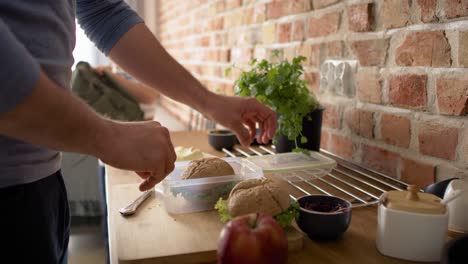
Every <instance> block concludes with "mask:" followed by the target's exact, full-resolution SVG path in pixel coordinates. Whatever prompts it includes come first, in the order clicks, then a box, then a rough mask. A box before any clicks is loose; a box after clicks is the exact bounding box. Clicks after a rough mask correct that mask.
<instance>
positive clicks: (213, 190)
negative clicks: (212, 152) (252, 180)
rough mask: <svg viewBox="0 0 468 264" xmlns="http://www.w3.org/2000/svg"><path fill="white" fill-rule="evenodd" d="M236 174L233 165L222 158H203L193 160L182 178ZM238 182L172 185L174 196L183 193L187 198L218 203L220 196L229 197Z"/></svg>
mask: <svg viewBox="0 0 468 264" xmlns="http://www.w3.org/2000/svg"><path fill="white" fill-rule="evenodd" d="M228 175H235V172H234V169H233V168H232V167H231V165H230V164H229V163H228V162H226V161H225V160H223V159H220V158H202V159H198V160H192V161H191V162H190V163H189V165H188V166H187V167H186V169H185V170H184V171H183V173H182V176H181V177H182V180H197V179H202V178H208V177H218V176H228ZM235 184H236V182H228V183H223V182H221V183H200V182H198V183H194V184H190V185H183V186H180V187H172V188H171V192H172V194H173V195H174V196H177V195H179V194H180V195H182V197H183V198H185V199H186V200H191V201H198V202H205V203H211V206H212V205H213V204H214V203H216V201H217V200H218V198H219V197H227V196H228V195H229V192H230V191H231V189H232V188H233V187H234V185H235Z"/></svg>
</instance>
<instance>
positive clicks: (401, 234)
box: [376, 186, 448, 262]
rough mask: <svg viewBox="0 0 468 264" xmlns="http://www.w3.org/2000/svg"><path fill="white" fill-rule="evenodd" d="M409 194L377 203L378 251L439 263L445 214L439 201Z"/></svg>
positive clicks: (394, 195)
mask: <svg viewBox="0 0 468 264" xmlns="http://www.w3.org/2000/svg"><path fill="white" fill-rule="evenodd" d="M417 192H418V189H417V188H415V186H412V187H411V192H408V191H390V192H387V193H384V194H383V195H382V197H381V199H380V203H379V207H378V213H377V214H378V216H377V222H378V226H377V236H376V243H377V249H378V250H379V251H380V253H382V254H383V255H386V256H390V257H395V258H400V259H405V260H411V261H423V262H435V261H439V260H440V254H441V252H442V249H443V246H444V244H445V242H446V239H447V228H448V211H447V210H446V208H445V205H443V204H441V203H440V201H441V200H440V198H438V197H437V196H435V195H432V194H425V193H417Z"/></svg>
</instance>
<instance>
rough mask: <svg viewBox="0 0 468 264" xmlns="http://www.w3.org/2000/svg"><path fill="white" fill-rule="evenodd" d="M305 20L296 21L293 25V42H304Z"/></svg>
mask: <svg viewBox="0 0 468 264" xmlns="http://www.w3.org/2000/svg"><path fill="white" fill-rule="evenodd" d="M304 26H305V22H304V20H296V21H294V22H293V25H292V40H293V41H302V40H304Z"/></svg>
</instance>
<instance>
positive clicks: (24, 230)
mask: <svg viewBox="0 0 468 264" xmlns="http://www.w3.org/2000/svg"><path fill="white" fill-rule="evenodd" d="M0 177H1V175H0ZM0 228H1V229H0V255H1V256H2V259H3V260H11V261H13V262H9V263H50V264H55V263H57V264H61V263H66V258H67V247H68V239H69V236H70V214H69V209H68V199H67V192H66V189H65V184H64V182H63V178H62V175H61V173H60V171H58V172H56V173H54V174H53V175H51V176H49V177H46V178H44V179H41V180H39V181H36V182H33V183H28V184H22V185H17V186H11V187H6V188H0ZM0 262H1V261H0Z"/></svg>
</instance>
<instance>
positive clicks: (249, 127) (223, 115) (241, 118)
mask: <svg viewBox="0 0 468 264" xmlns="http://www.w3.org/2000/svg"><path fill="white" fill-rule="evenodd" d="M207 103H208V104H207V106H206V108H205V109H207V111H206V114H207V115H208V117H210V118H212V119H214V120H215V121H217V122H218V123H219V124H221V125H223V126H225V127H227V128H229V129H232V130H233V131H234V132H235V133H236V135H237V138H238V139H239V141H240V142H241V144H242V145H243V146H248V145H250V143H252V140H253V139H254V137H255V134H256V123H258V125H259V128H260V133H259V134H258V136H257V141H258V142H259V143H264V144H266V143H268V142H269V141H270V139H272V138H273V136H274V135H275V132H276V127H277V120H276V113H275V112H274V111H273V110H271V109H270V108H268V107H266V106H265V105H263V104H261V103H260V102H259V101H257V99H255V98H246V97H234V96H221V95H214V96H213V97H212V98H211V100H210V101H209V102H207Z"/></svg>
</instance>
